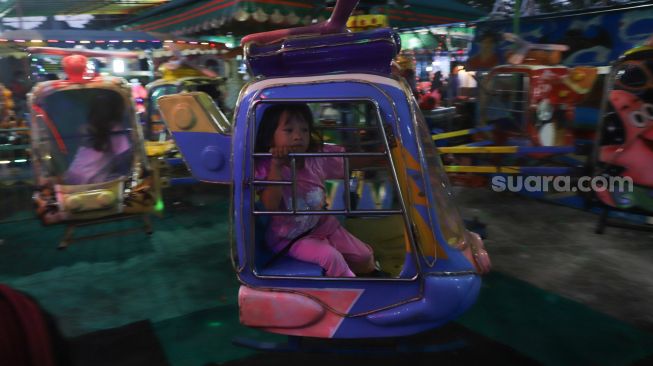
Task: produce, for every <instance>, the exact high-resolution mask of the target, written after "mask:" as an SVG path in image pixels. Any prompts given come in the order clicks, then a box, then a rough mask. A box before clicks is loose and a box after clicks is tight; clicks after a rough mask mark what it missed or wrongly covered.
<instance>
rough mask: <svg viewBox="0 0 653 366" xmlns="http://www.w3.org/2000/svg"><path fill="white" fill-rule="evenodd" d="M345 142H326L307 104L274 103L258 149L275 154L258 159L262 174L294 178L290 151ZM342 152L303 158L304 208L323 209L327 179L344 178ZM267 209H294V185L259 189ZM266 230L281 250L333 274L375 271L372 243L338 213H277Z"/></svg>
mask: <svg viewBox="0 0 653 366" xmlns="http://www.w3.org/2000/svg"><path fill="white" fill-rule="evenodd" d="M343 151H344V149H343V148H342V147H339V146H333V145H323V144H322V142H321V140H320V139H319V138H318V136H317V134H316V133H315V131H314V130H313V115H312V113H311V110H310V108H309V107H308V106H307V105H305V104H299V103H298V104H276V105H271V106H269V107H268V108H267V109H266V110H265V112H264V114H263V118H262V120H261V124H260V127H259V132H258V134H257V138H256V152H270V153H272V158H271V159H265V160H258V161H257V162H256V172H255V175H256V179H258V180H286V181H287V180H290V179H291V174H292V172H291V168H290V159H289V158H288V154H289V153H304V152H343ZM343 164H344V159H343V158H342V157H307V158H297V162H296V169H297V172H296V186H297V202H296V207H297V210H298V211H301V210H322V209H324V207H325V205H326V201H325V198H326V194H325V185H324V181H325V179H342V178H343V174H344V167H343ZM259 196H260V199H261V202H262V203H263V205H264V206H265V209H266V210H270V211H282V210H289V209H291V208H292V188H290V187H287V186H286V187H282V186H266V187H265V188H263V189H261V190H260V191H259ZM268 227H269V229H268V231H267V233H266V242H267V243H268V246H269V247H270V248H271V249H272V250H273V251H274V252H276V253H278V252H280V251H283V250H286V248H287V247H288V246H290V248H289V249H288V254H289V255H290V256H291V257H293V258H296V259H299V260H302V261H305V262H311V263H316V264H318V265H320V266H321V267H322V268H324V269H325V270H326V275H327V276H332V277H355V275H354V273H370V272H372V271H374V255H373V253H372V248H370V246H369V245H367V244H365V243H363V242H362V241H360V240H359V239H357V238H356V237H354V236H353V235H352V234H350V233H349V232H348V231H347V230H345V228H343V227H342V226H341V225H340V222H339V221H338V220H337V219H336V218H335V217H334V216H333V215H283V216H282V215H279V216H272V218H271V222H270V224H269V225H268Z"/></svg>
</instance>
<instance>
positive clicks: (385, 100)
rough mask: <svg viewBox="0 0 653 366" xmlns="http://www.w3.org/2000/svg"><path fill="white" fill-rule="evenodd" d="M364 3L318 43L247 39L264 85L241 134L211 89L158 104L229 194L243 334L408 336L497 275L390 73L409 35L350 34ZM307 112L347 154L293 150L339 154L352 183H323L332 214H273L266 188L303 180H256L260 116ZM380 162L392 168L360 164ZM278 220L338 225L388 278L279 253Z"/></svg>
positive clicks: (251, 93) (210, 178)
mask: <svg viewBox="0 0 653 366" xmlns="http://www.w3.org/2000/svg"><path fill="white" fill-rule="evenodd" d="M356 3H357V1H340V2H338V4H337V5H336V8H335V9H334V15H333V16H332V17H331V19H330V20H329V21H327V23H326V24H327V25H328V27H327V26H325V27H324V28H323V29H321V28H320V29H318V28H314V27H313V26H310V27H311V29H309V31H310V33H315V32H316V33H321V34H318V35H298V34H300V33H301V29H300V30H299V31H298V30H296V29H292V30H286V31H292V32H286V33H283V32H281V33H279V31H275V32H272V35H270V33H263V34H262V35H261V36H260V37H257V35H253V36H250V37H247V38H246V39H245V41H247V42H249V41H251V42H250V43H247V44H246V46H245V55H246V60H247V63H248V66H249V69H250V71H251V72H252V73H253V75H254V76H255V78H254V79H253V81H252V82H250V83H249V84H247V85H245V86H244V87H243V89H242V90H241V92H240V96H239V98H238V103H237V105H236V108H235V111H234V117H233V123H231V122H229V121H227V120H226V119H224V118H223V117H221V116H223V114H222V113H220V112H219V111H218V108H217V107H216V106H215V104H213V103H212V101H211V99H210V98H209V97H208V96H207V95H205V94H203V93H201V92H191V93H182V94H176V95H168V96H162V97H161V98H159V99H158V103H159V107H160V109H161V112H162V115H163V119H164V121H165V122H166V124H167V126H168V128H169V130H170V131H171V132H172V135H173V137H174V139H175V142H176V144H177V145H178V147H179V148H180V150H181V151H182V154H183V156H184V160H185V162H186V163H187V165H188V166H189V168H190V170H191V172H192V174H193V176H194V177H195V178H197V179H199V180H201V181H205V182H213V183H226V184H231V186H232V192H233V195H232V199H233V203H232V228H233V235H232V256H233V259H234V260H233V264H234V268H235V270H236V273H237V276H238V279H239V281H240V283H241V287H240V291H239V296H238V303H239V308H240V320H241V322H242V323H243V324H244V325H246V326H250V327H254V328H259V329H262V330H265V331H269V332H273V333H279V334H286V335H291V336H306V337H319V338H376V337H395V336H405V335H411V334H415V333H418V332H422V331H426V330H430V329H433V328H436V327H439V326H441V325H443V324H444V323H447V322H449V321H451V320H452V319H454V318H456V317H457V316H459V315H461V314H462V313H464V312H465V311H466V310H467V309H469V308H470V307H471V306H472V305H473V304H474V302H475V301H476V298H477V296H478V293H479V290H480V287H481V274H482V273H485V272H487V271H488V270H489V268H490V261H489V258H488V255H487V252H486V251H485V249H484V247H483V243H482V241H481V239H480V237H479V236H478V235H476V234H474V233H472V232H470V231H468V230H466V229H465V227H464V225H463V221H462V220H461V217H460V215H459V213H458V210H457V209H456V207H455V206H454V204H453V203H452V197H451V193H450V190H449V183H448V179H447V176H446V175H445V172H444V170H443V167H442V165H441V161H440V157H439V155H438V152H437V150H436V147H435V145H434V144H433V141H432V137H431V133H430V131H429V129H428V127H427V124H426V123H425V121H424V119H423V116H422V114H421V112H420V110H419V108H418V106H417V103H416V101H415V99H414V97H413V95H412V94H411V91H410V88H409V86H408V84H407V83H406V81H405V80H404V79H402V78H401V77H399V76H395V75H393V73H392V69H391V63H392V60H393V58H394V57H395V56H396V55H397V53H398V52H399V50H400V43H399V38H398V36H397V35H396V34H395V33H394V32H393V31H392V30H390V29H376V30H371V31H365V32H360V33H346V32H344V22H345V20H346V19H347V15H348V14H349V13H350V12H351V10H352V9H353V7H355V5H356ZM343 8H344V10H343ZM343 14H344V17H343ZM343 19H344V20H343ZM334 24H336V26H334ZM325 33H326V34H325ZM280 35H281V36H282V37H281V39H274V38H278V37H279V36H280ZM270 37H272V38H273V39H270ZM259 41H260V42H259ZM268 41H271V42H268ZM261 43H264V44H262V45H261ZM299 102H301V103H305V104H307V105H308V106H309V108H310V109H311V111H312V113H313V117H314V121H315V128H316V129H318V130H319V131H320V132H321V135H322V136H323V139H324V142H325V143H327V144H330V143H333V144H338V145H340V146H344V147H345V152H320V153H310V152H306V153H291V154H290V155H289V158H290V160H291V162H292V165H294V164H295V163H294V162H295V161H296V160H297V159H301V158H305V157H307V156H312V157H316V158H320V157H323V158H329V157H340V158H342V159H343V160H344V164H343V165H344V170H345V171H344V172H343V176H344V178H345V179H340V180H331V181H327V182H326V185H325V191H326V196H327V197H328V199H327V201H328V202H327V203H328V204H327V206H326V207H325V208H324V209H323V210H301V209H299V208H297V207H290V208H289V209H287V210H280V211H270V210H266V209H264V208H263V206H262V205H260V204H259V202H258V201H259V199H258V197H257V191H259V190H260V188H261V187H264V186H266V185H284V186H286V187H294V185H295V184H296V182H295V181H294V179H293V178H291V179H290V180H286V181H278V180H274V181H268V180H260V179H256V178H255V175H254V166H255V164H256V161H257V159H266V158H269V157H270V155H271V154H269V153H258V152H255V151H254V143H255V139H256V135H257V132H258V131H259V129H260V127H261V126H260V125H261V123H262V122H261V119H262V118H261V117H262V115H263V112H264V111H265V109H266V108H269V107H270V106H272V105H275V104H278V103H299ZM369 158H374V159H376V160H377V161H381V163H379V164H375V165H374V166H369V167H360V164H356V162H357V161H358V160H361V161H363V160H364V159H369ZM293 177H294V175H293ZM293 206H294V205H293ZM273 215H294V216H302V215H333V216H335V217H336V218H337V219H338V220H339V221H340V222H341V223H342V225H343V226H344V227H346V228H347V230H349V231H350V232H351V233H352V234H354V235H355V236H356V237H358V238H360V239H361V240H363V241H364V242H366V243H368V244H370V246H371V247H372V248H373V250H374V254H375V258H376V259H377V260H378V262H379V263H378V264H379V265H380V266H381V268H382V269H383V272H384V274H385V276H383V277H367V276H364V275H360V276H357V277H351V278H342V277H329V276H326V275H325V274H324V273H325V271H324V269H323V268H321V267H320V266H318V265H316V264H312V263H307V262H302V261H299V260H297V259H294V258H292V257H290V256H288V255H285V254H284V253H273V252H272V251H271V250H270V249H269V248H268V246H267V245H266V242H265V235H264V233H265V230H266V225H267V224H269V218H270V217H271V216H273Z"/></svg>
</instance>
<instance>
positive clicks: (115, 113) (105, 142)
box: [88, 92, 125, 151]
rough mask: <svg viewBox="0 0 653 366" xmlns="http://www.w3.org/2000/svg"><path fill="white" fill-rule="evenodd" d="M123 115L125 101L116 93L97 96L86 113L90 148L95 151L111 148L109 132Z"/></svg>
mask: <svg viewBox="0 0 653 366" xmlns="http://www.w3.org/2000/svg"><path fill="white" fill-rule="evenodd" d="M124 113H125V101H124V100H123V97H122V95H120V94H118V93H116V92H106V93H102V94H98V95H96V96H95V98H93V101H92V102H91V108H90V110H89V112H88V123H89V133H90V135H91V146H92V147H93V149H95V150H97V151H106V150H108V149H109V148H110V147H111V130H112V129H113V126H114V125H118V124H120V123H121V122H122V120H123V117H124Z"/></svg>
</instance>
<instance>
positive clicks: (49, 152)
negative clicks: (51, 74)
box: [28, 47, 158, 248]
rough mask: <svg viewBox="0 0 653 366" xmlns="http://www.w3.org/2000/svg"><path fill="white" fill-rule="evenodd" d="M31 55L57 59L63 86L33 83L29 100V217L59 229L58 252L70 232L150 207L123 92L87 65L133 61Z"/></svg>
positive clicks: (84, 53) (152, 197)
mask: <svg viewBox="0 0 653 366" xmlns="http://www.w3.org/2000/svg"><path fill="white" fill-rule="evenodd" d="M29 52H31V53H32V54H35V53H41V54H50V55H60V56H65V57H64V58H63V59H62V66H63V69H64V71H65V73H66V74H67V79H65V80H53V81H45V82H41V83H38V84H36V85H35V86H34V88H33V89H32V91H31V93H30V95H29V102H28V103H29V108H30V116H31V124H30V132H31V149H32V156H33V162H32V164H33V169H34V177H35V178H34V179H35V186H36V190H35V192H34V195H33V198H34V202H35V207H36V213H37V215H38V217H39V218H40V220H41V221H42V222H43V223H44V224H46V225H49V224H56V223H65V224H67V229H66V233H65V236H64V238H63V239H62V240H61V242H60V245H59V248H65V247H67V246H68V245H69V244H70V243H71V242H72V241H73V240H74V239H73V231H74V229H75V228H76V227H78V226H82V225H89V224H94V223H99V222H104V221H106V220H109V219H122V218H127V217H132V216H135V217H142V219H143V220H144V229H145V231H146V232H147V233H151V231H152V228H151V225H150V221H149V218H148V213H149V212H151V211H152V210H153V209H154V206H155V203H156V201H157V193H156V192H158V189H157V187H156V184H157V181H156V180H153V179H152V176H151V172H150V168H149V166H148V161H147V156H146V154H145V149H144V146H143V135H142V131H141V127H140V124H139V123H138V122H137V120H136V113H135V109H134V101H133V100H132V98H131V86H130V85H129V83H127V81H126V80H125V79H123V78H119V77H109V76H98V75H96V74H95V73H94V72H91V71H90V70H88V69H87V64H88V57H120V58H123V59H128V58H137V57H138V55H137V54H136V53H132V52H110V51H90V50H77V49H75V50H67V49H58V48H52V47H35V48H30V49H29Z"/></svg>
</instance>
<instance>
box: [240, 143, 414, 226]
mask: <svg viewBox="0 0 653 366" xmlns="http://www.w3.org/2000/svg"><path fill="white" fill-rule="evenodd" d="M386 156H387V153H385V152H328V153H327V152H310V153H308V152H307V153H290V154H288V157H289V158H290V171H291V176H290V180H259V179H253V180H252V181H251V185H252V186H253V187H264V186H290V187H291V189H292V207H291V208H289V209H288V210H258V209H254V210H253V211H252V213H253V214H254V215H347V216H387V215H397V214H403V213H404V210H403V209H383V208H381V209H372V210H369V209H365V210H359V209H354V208H352V207H351V200H350V199H349V197H350V195H351V188H350V186H349V184H345V185H344V193H343V195H344V197H343V198H344V209H338V210H336V209H321V210H299V209H298V208H297V159H298V158H308V157H313V158H329V157H339V158H343V159H344V164H343V177H342V179H343V180H344V181H345V182H349V181H350V180H351V179H352V175H351V173H350V169H349V167H350V161H349V159H350V158H380V157H386ZM252 157H253V158H254V160H256V159H264V158H268V159H269V158H272V154H271V153H255V154H252ZM356 170H358V169H356ZM255 192H256V188H254V189H252V196H253V197H252V199H253V200H254V199H255V197H254V195H255Z"/></svg>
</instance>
